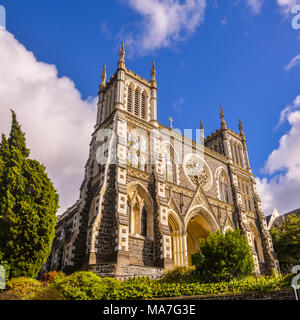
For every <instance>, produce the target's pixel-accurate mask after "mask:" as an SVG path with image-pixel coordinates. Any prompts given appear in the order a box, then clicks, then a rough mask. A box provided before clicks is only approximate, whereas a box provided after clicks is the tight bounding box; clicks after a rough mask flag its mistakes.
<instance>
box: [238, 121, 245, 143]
mask: <svg viewBox="0 0 300 320" xmlns="http://www.w3.org/2000/svg"><path fill="white" fill-rule="evenodd" d="M239 129H240V135H241V136H242V137H243V138H245V133H244V131H243V124H242V121H241V119H240V117H239Z"/></svg>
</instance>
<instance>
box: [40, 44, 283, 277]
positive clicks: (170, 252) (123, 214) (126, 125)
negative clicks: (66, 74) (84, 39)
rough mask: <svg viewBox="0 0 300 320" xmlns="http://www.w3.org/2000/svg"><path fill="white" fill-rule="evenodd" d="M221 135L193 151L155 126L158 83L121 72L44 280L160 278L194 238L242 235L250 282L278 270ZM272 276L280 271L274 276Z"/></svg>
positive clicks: (242, 152)
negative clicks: (63, 276) (83, 273)
mask: <svg viewBox="0 0 300 320" xmlns="http://www.w3.org/2000/svg"><path fill="white" fill-rule="evenodd" d="M239 128H240V133H239V134H238V133H236V132H234V131H232V130H230V129H228V128H227V125H226V122H225V119H224V113H223V110H222V107H221V128H220V129H218V130H217V131H215V132H214V133H212V134H211V135H209V136H208V137H207V138H205V137H204V132H203V128H202V123H201V128H200V130H199V129H198V130H197V135H198V136H199V137H198V138H199V139H198V138H197V140H198V141H193V140H192V139H190V138H188V137H187V136H186V135H182V134H181V133H179V132H178V131H176V130H173V128H172V125H171V128H167V127H165V126H163V125H161V124H160V123H159V122H158V121H157V83H156V70H155V67H154V64H153V65H152V69H151V80H150V81H148V80H146V79H143V78H141V77H140V76H138V75H136V74H135V73H133V72H132V71H130V70H128V69H127V68H126V66H125V50H124V46H123V45H122V47H121V50H120V60H119V62H118V69H117V71H116V72H115V74H114V75H113V76H112V77H111V79H110V80H109V81H108V82H107V81H106V70H105V68H104V69H103V72H102V75H101V84H100V90H99V102H98V113H97V121H96V125H95V128H94V132H93V134H92V139H91V143H90V153H89V159H88V161H87V164H86V167H85V178H84V181H83V183H82V186H81V189H80V198H79V200H78V202H77V203H76V204H75V205H74V206H72V207H71V208H69V209H68V210H67V212H65V213H64V214H63V215H62V216H60V218H59V221H58V224H57V227H56V237H55V239H54V242H53V245H52V253H51V255H50V256H49V259H48V261H47V263H46V264H45V266H44V271H46V270H63V271H65V272H72V271H75V270H92V271H93V272H95V273H97V274H99V275H102V276H107V275H109V276H113V277H117V278H126V277H130V276H137V275H145V276H150V277H153V278H155V277H159V276H160V275H161V274H162V272H163V271H164V270H166V269H169V268H172V267H174V266H187V265H188V264H189V263H190V256H191V254H192V253H193V252H195V250H197V248H198V242H199V238H202V237H206V236H207V235H208V234H209V232H215V231H217V230H219V231H221V232H223V233H225V232H227V231H228V230H234V229H237V228H239V229H241V230H242V232H243V234H244V235H245V236H246V238H247V239H248V242H249V244H250V246H251V248H252V253H253V259H254V263H255V270H254V271H255V272H256V273H257V274H260V273H263V274H270V273H271V272H272V269H273V268H274V267H276V268H277V269H278V261H277V260H276V256H275V253H274V251H273V246H272V239H271V237H270V234H269V232H268V229H267V225H266V219H265V216H264V214H263V212H262V208H261V200H260V198H259V196H258V194H257V191H256V183H255V179H254V176H253V174H252V172H251V167H250V162H249V158H248V151H247V143H246V138H245V134H244V132H243V127H242V124H241V122H240V123H239ZM278 271H279V269H278Z"/></svg>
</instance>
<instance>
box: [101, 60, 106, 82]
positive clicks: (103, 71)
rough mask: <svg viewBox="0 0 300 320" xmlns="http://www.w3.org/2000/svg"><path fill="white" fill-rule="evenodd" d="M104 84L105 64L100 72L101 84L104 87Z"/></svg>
mask: <svg viewBox="0 0 300 320" xmlns="http://www.w3.org/2000/svg"><path fill="white" fill-rule="evenodd" d="M105 84H106V66H105V65H104V66H103V70H102V73H101V86H102V87H104V86H105Z"/></svg>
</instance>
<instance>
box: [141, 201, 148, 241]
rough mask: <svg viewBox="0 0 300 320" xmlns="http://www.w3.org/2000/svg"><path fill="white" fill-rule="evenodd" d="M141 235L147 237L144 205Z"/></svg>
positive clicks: (145, 208)
mask: <svg viewBox="0 0 300 320" xmlns="http://www.w3.org/2000/svg"><path fill="white" fill-rule="evenodd" d="M141 235H142V236H147V206H146V205H144V207H143V210H142V215H141Z"/></svg>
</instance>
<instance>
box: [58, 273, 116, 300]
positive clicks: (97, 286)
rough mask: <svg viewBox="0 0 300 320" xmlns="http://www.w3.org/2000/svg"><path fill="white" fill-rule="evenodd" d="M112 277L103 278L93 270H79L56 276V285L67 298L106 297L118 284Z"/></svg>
mask: <svg viewBox="0 0 300 320" xmlns="http://www.w3.org/2000/svg"><path fill="white" fill-rule="evenodd" d="M117 283H118V282H117V281H116V280H115V279H112V278H101V277H99V276H97V275H96V274H94V273H92V272H86V271H79V272H75V273H73V274H72V275H70V276H67V277H55V278H54V281H53V285H54V287H55V288H56V289H57V290H58V291H59V292H60V293H61V294H63V295H64V296H65V297H66V298H70V299H74V300H101V299H106V297H107V296H108V295H109V292H110V291H111V290H113V289H114V287H115V286H117Z"/></svg>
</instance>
